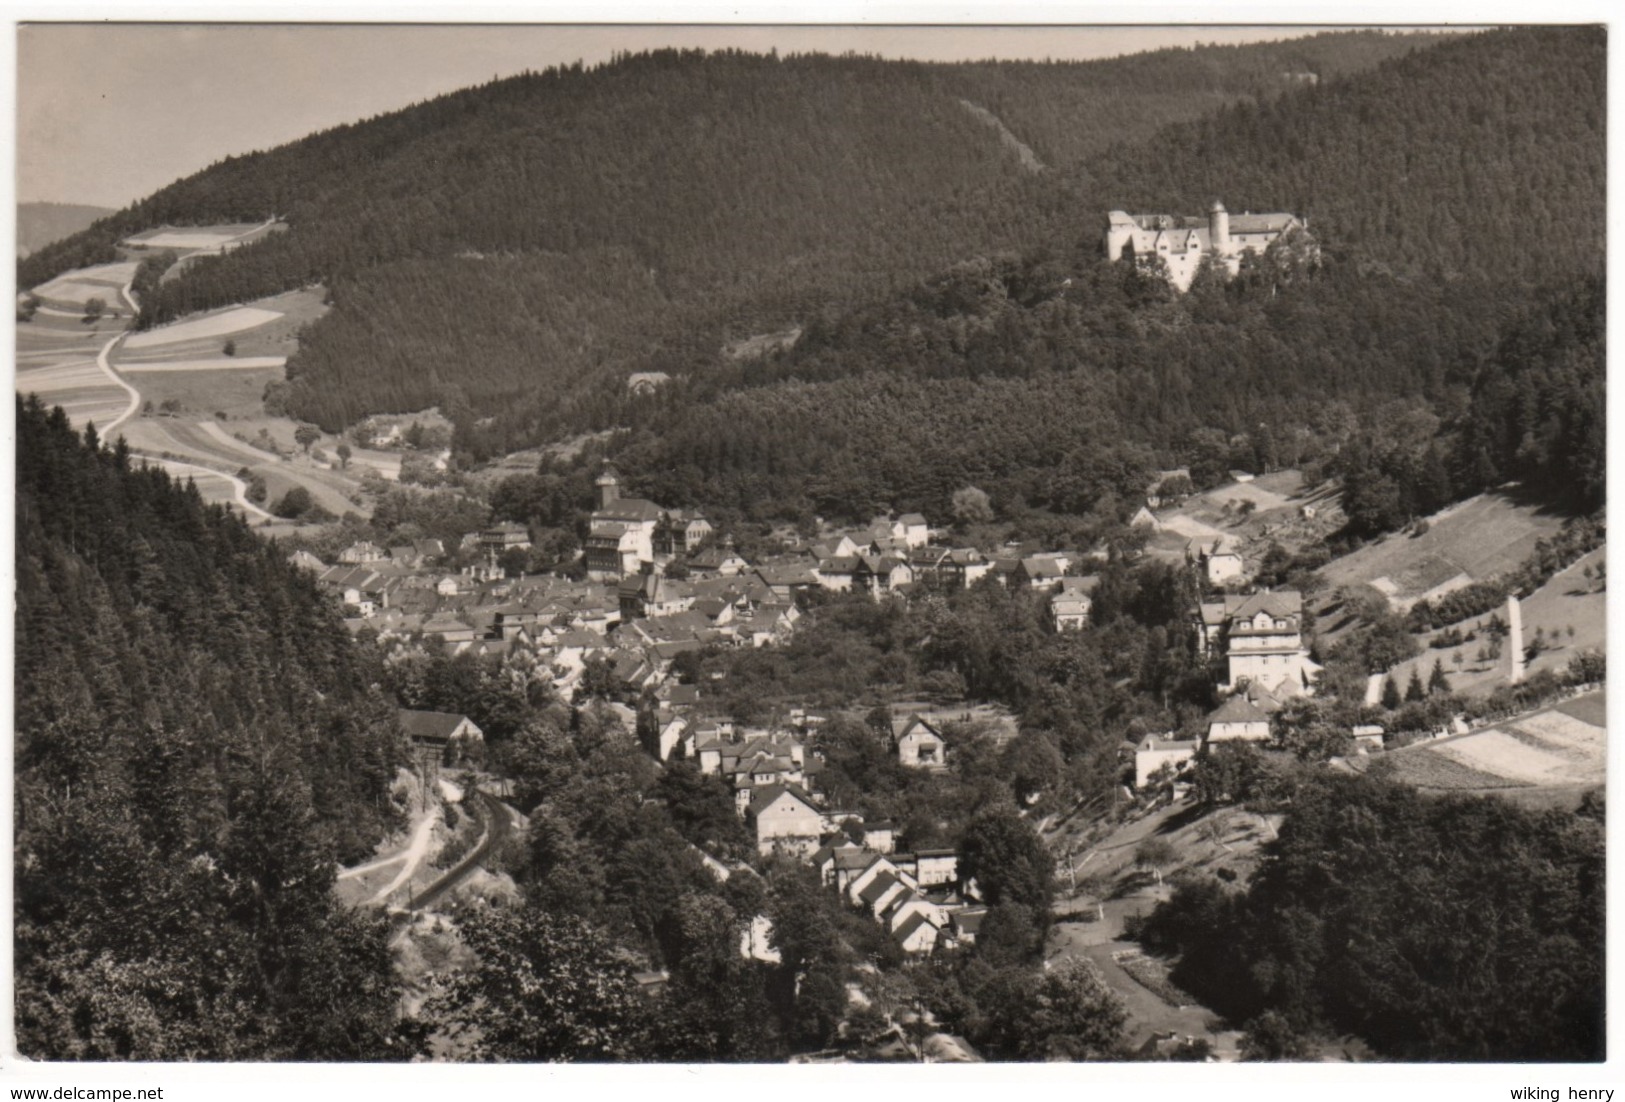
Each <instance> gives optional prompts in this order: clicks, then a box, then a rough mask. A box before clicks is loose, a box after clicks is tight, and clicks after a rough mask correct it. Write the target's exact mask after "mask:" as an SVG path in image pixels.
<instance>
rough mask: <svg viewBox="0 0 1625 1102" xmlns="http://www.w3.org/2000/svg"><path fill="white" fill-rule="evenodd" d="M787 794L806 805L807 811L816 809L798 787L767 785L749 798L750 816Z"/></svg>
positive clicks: (810, 798)
mask: <svg viewBox="0 0 1625 1102" xmlns="http://www.w3.org/2000/svg"><path fill="white" fill-rule="evenodd" d="M787 792H788V793H789V794H790V795H792V796H794V797H795V798H796V799H798V800H800V801H801V802H802V803H804V804H806V805H807V807H808V809H809V810H813V811H816V810H817V808H815V807H813V802H812V797H811V796H808V795H807V793H806V792H805V791H804V790H802V789H801V788H800V787H798V786H796V785H793V784H768V785H763V786H762V787H761V788H758V789H757V790H756V795H755V796H753V797H751V801H750V810H751V814H753V815H755V814H759V813H761V811H762V810H763V809H764V808H766V807H767V806H768V805H770V804H771V803H772V802H773V801H774V800H776V799H778V798H779V797H780V796H782V795H784V794H785V793H787Z"/></svg>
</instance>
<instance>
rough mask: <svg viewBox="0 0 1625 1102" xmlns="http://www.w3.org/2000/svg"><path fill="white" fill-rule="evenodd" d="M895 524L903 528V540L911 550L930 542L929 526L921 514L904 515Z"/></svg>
mask: <svg viewBox="0 0 1625 1102" xmlns="http://www.w3.org/2000/svg"><path fill="white" fill-rule="evenodd" d="M897 523H898V524H901V525H902V526H903V540H904V542H905V543H907V544H908V546H909V547H910V548H911V549H912V548H915V547H924V546H925V545H926V544H927V543H930V542H931V526H930V525H929V524H928V523H926V519H925V517H924V516H923V515H922V514H920V513H904V514H903V515H902V516H900V517H898V518H897Z"/></svg>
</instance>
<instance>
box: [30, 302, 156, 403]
mask: <svg viewBox="0 0 1625 1102" xmlns="http://www.w3.org/2000/svg"><path fill="white" fill-rule="evenodd" d="M123 331H124V322H123V321H122V320H120V319H116V318H112V317H103V318H102V319H100V320H99V321H97V322H96V323H95V324H93V325H86V324H84V323H83V322H82V321H65V320H61V319H54V318H49V317H41V316H39V315H36V316H35V318H34V320H33V321H31V322H25V323H22V324H19V325H18V326H17V346H16V351H15V356H16V369H17V370H16V379H15V384H14V385H15V387H16V391H17V393H18V394H29V393H34V394H38V395H39V396H40V400H41V401H43V402H45V404H46V405H47V406H61V407H62V409H63V412H65V413H66V414H67V415H68V419H69V421H70V422H72V424H73V426H74V427H75V428H80V429H82V428H83V427H84V425H85V423H86V422H87V421H89V422H94V423H95V424H96V425H97V426H98V427H99V428H105V427H106V426H108V425H110V424H112V423H113V422H115V421H117V420H118V419H119V418H120V417H122V416H123V415H124V414H125V412H126V411H128V410H129V409H130V394H129V392H128V391H126V390H125V389H124V388H123V387H122V386H120V385H119V384H118V383H117V382H116V381H115V380H113V379H111V378H109V377H108V375H107V373H106V372H104V371H103V370H102V369H101V367H100V366H99V365H98V362H97V356H98V354H99V353H100V352H101V351H102V349H103V348H104V347H105V346H106V345H107V343H108V342H109V341H111V340H112V339H113V338H114V337H116V336H118V335H119V334H120V333H122V332H123Z"/></svg>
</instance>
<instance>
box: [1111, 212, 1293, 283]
mask: <svg viewBox="0 0 1625 1102" xmlns="http://www.w3.org/2000/svg"><path fill="white" fill-rule="evenodd" d="M1308 225H1309V224H1308V222H1307V221H1305V220H1304V219H1302V218H1299V217H1298V216H1297V215H1295V214H1287V213H1284V212H1275V213H1269V214H1254V213H1252V212H1251V211H1246V212H1244V213H1242V214H1238V215H1235V216H1232V215H1231V214H1230V212H1229V211H1227V210H1225V209H1224V204H1223V203H1222V202H1220V201H1219V200H1217V199H1215V200H1214V201H1213V206H1212V207H1210V208H1209V209H1208V213H1207V217H1206V218H1202V217H1201V216H1199V215H1178V214H1127V213H1125V212H1123V211H1120V210H1114V211H1112V212H1111V213H1110V214H1108V215H1106V237H1105V245H1106V259H1108V260H1111V261H1118V260H1121V259H1123V257H1124V256H1125V255H1126V256H1131V257H1134V258H1136V259H1137V260H1150V258H1152V257H1156V258H1160V259H1161V261H1162V263H1163V264H1165V265H1166V266H1167V270H1168V281H1169V282H1170V283H1172V284H1173V285H1174V286H1175V287H1177V288H1179V289H1180V290H1181V291H1187V290H1189V289H1190V285H1191V281H1192V280H1193V279H1195V278H1196V272H1197V269H1198V268H1200V267H1201V264H1202V258H1203V257H1205V256H1209V255H1211V256H1213V257H1214V258H1215V259H1217V260H1218V261H1219V262H1220V263H1221V264H1223V265H1224V268H1225V271H1226V272H1228V273H1229V274H1230V275H1232V276H1233V275H1235V274H1236V273H1237V272H1238V271H1240V270H1241V257H1242V255H1243V254H1244V253H1247V252H1256V253H1260V254H1262V253H1263V252H1264V250H1265V249H1267V248H1269V246H1270V244H1271V243H1272V242H1274V241H1275V240H1276V239H1278V238H1279V237H1281V235H1282V234H1285V233H1287V232H1289V231H1292V230H1307V229H1308Z"/></svg>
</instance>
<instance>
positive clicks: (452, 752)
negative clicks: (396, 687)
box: [398, 708, 485, 783]
mask: <svg viewBox="0 0 1625 1102" xmlns="http://www.w3.org/2000/svg"><path fill="white" fill-rule="evenodd" d="M398 715H399V717H400V724H401V730H402V731H403V732H405V734H406V738H407V741H408V742H410V743H411V745H412V750H413V755H414V757H415V758H416V759H417V762H418V766H419V768H420V770H422V771H423V772H424V774H425V776H427V777H428V778H429V780H430V783H433V780H434V778H436V777H438V776H439V775H440V766H441V765H442V764H451V765H455V764H457V763H459V762H461V761H462V760H463V759H465V758H466V757H467V756H468V755H469V753H470V752H471V751H472V750H473V748H474V747H475V746H476V745H483V744H484V742H485V733H484V732H483V731H481V730H480V728H479V726H478V725H477V724H476V723H475V722H474V721H473V720H471V719H469V718H468V717H467V716H465V715H459V714H457V713H455V712H427V711H419V710H416V709H410V708H402V709H401V710H400V711H399V713H398Z"/></svg>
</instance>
